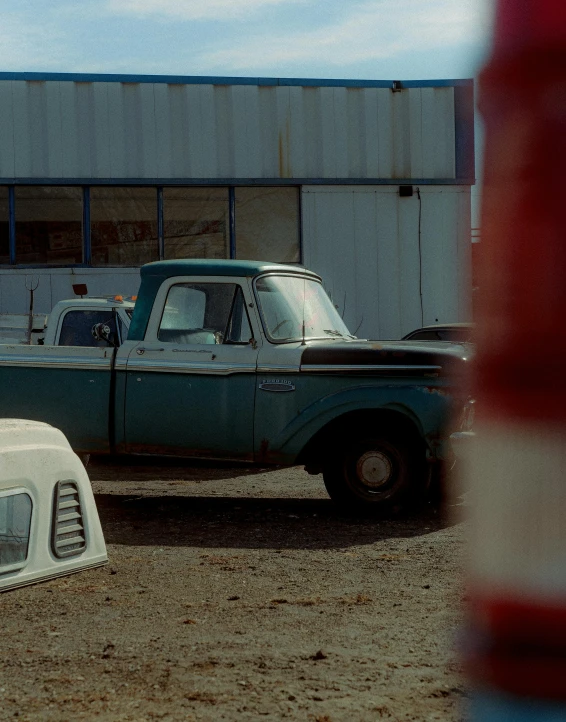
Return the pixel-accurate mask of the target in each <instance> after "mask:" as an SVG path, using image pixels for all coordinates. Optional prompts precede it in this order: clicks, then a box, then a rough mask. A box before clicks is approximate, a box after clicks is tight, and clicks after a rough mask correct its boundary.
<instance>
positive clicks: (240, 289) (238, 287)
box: [148, 276, 255, 347]
mask: <svg viewBox="0 0 566 722" xmlns="http://www.w3.org/2000/svg"><path fill="white" fill-rule="evenodd" d="M201 279H203V280H200V281H180V280H179V279H174V280H175V281H176V282H174V283H171V284H169V286H168V288H167V294H166V295H165V300H164V301H163V305H162V311H161V317H160V319H159V323H158V326H157V330H156V340H157V341H159V343H167V344H172V345H176V346H179V345H180V346H183V345H185V346H207V347H208V346H211V347H212V346H249V345H250V343H251V341H252V339H254V340H255V336H254V331H253V326H252V323H251V320H250V315H249V313H248V309H247V305H248V304H247V303H246V296H245V293H244V286H243V284H242V283H241V282H237V281H234V280H232V279H229V280H217V277H214V280H211V278H210V277H207V276H201ZM193 285H194V286H197V285H198V286H211V285H215V286H218V285H225V286H234V293H233V295H232V301H231V303H230V310H229V311H228V316H227V319H226V324H225V326H224V331H223V332H222V343H221V344H207V343H199V342H194V343H185V342H183V341H166V340H164V339H161V338H159V332H160V331H161V324H162V323H163V317H164V315H165V308H166V304H167V299H168V298H169V294H170V292H171V290H172V289H173V288H175V287H176V286H182V287H185V288H186V287H188V286H193ZM239 294H241V296H242V312H243V313H244V314H245V315H246V318H247V321H248V327H249V329H250V332H251V334H252V335H251V336H250V338H249V339H248V340H247V341H226V338H227V336H228V329H229V328H230V325H231V323H232V319H233V316H234V309H235V307H236V299H237V298H238V295H239ZM156 302H157V299H156ZM205 304H206V301H205ZM204 311H205V316H206V305H205V309H204ZM150 320H151V319H150ZM203 321H204V319H203ZM148 328H149V326H148ZM203 328H204V327H203Z"/></svg>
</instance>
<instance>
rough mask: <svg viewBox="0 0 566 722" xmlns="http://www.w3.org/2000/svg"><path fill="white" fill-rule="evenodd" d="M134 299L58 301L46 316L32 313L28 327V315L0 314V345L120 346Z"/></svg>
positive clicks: (126, 331) (89, 298)
mask: <svg viewBox="0 0 566 722" xmlns="http://www.w3.org/2000/svg"><path fill="white" fill-rule="evenodd" d="M135 300H136V297H135V296H127V297H126V296H119V295H117V296H108V297H88V296H87V297H86V298H74V299H71V300H66V301H59V303H57V304H56V305H55V306H54V307H53V310H52V311H51V313H50V314H49V316H46V315H45V314H33V317H32V323H31V326H30V317H29V315H28V314H2V315H0V343H3V344H28V345H30V344H31V345H35V344H40V345H42V344H45V345H46V346H120V345H121V344H122V342H123V341H124V340H125V339H126V338H127V336H128V329H129V327H130V319H131V317H132V313H133V310H134V305H135ZM104 327H105V328H104ZM93 330H94V333H93ZM102 330H103V334H102V336H101V335H100V332H101V331H102Z"/></svg>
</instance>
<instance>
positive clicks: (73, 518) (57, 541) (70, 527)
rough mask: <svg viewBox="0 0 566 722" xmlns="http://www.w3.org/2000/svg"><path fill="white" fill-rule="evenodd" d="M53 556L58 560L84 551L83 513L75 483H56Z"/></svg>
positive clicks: (69, 481) (52, 540)
mask: <svg viewBox="0 0 566 722" xmlns="http://www.w3.org/2000/svg"><path fill="white" fill-rule="evenodd" d="M51 546H52V549H53V554H55V556H56V557H58V558H60V559H61V558H63V557H71V556H75V555H77V554H81V552H83V551H84V550H85V549H86V539H85V531H84V524H83V513H82V510H81V500H80V496H79V489H78V487H77V483H76V482H75V481H71V480H70V479H66V480H65V481H59V482H57V486H56V487H55V497H54V500H53V529H52V535H51Z"/></svg>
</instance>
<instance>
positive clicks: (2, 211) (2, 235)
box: [0, 186, 10, 263]
mask: <svg viewBox="0 0 566 722" xmlns="http://www.w3.org/2000/svg"><path fill="white" fill-rule="evenodd" d="M9 239H10V231H9V224H8V188H7V186H0V263H10V241H9Z"/></svg>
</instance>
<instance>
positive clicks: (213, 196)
mask: <svg viewBox="0 0 566 722" xmlns="http://www.w3.org/2000/svg"><path fill="white" fill-rule="evenodd" d="M229 217H230V212H229V201H228V188H164V189H163V236H164V247H165V258H167V259H170V258H229V257H230V230H229V229H230V222H229Z"/></svg>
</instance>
